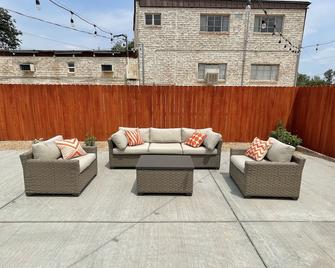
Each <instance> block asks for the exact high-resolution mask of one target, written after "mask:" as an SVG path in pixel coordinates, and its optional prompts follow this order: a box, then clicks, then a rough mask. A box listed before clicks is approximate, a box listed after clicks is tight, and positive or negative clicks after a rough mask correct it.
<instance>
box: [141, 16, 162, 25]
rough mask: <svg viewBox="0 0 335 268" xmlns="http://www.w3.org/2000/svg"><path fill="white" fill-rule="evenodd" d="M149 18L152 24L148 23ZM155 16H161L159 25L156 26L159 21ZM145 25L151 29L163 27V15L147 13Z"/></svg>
mask: <svg viewBox="0 0 335 268" xmlns="http://www.w3.org/2000/svg"><path fill="white" fill-rule="evenodd" d="M147 16H151V19H150V20H151V22H150V23H147V22H148V21H147ZM155 16H159V24H156V21H158V19H156V18H155ZM144 24H145V26H149V27H160V26H162V14H161V13H145V14H144Z"/></svg>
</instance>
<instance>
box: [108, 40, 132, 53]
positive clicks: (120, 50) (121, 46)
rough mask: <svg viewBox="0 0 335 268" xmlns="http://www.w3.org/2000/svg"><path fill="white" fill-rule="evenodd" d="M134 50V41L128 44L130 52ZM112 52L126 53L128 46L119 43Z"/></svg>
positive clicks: (122, 42) (121, 42)
mask: <svg viewBox="0 0 335 268" xmlns="http://www.w3.org/2000/svg"><path fill="white" fill-rule="evenodd" d="M133 48H134V40H132V41H130V42H129V43H128V50H131V49H133ZM112 51H119V52H123V51H126V45H125V43H124V41H117V42H116V44H115V45H114V46H113V47H112Z"/></svg>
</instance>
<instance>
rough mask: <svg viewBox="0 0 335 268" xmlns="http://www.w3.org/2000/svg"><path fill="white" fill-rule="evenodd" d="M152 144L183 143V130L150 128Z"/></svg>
mask: <svg viewBox="0 0 335 268" xmlns="http://www.w3.org/2000/svg"><path fill="white" fill-rule="evenodd" d="M150 142H161V143H167V142H171V143H173V142H181V128H153V127H151V128H150Z"/></svg>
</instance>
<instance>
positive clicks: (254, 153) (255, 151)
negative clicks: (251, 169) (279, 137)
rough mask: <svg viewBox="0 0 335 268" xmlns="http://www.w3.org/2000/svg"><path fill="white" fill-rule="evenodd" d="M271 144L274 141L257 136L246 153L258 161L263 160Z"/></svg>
mask: <svg viewBox="0 0 335 268" xmlns="http://www.w3.org/2000/svg"><path fill="white" fill-rule="evenodd" d="M271 144H272V143H271V141H269V140H267V141H262V140H261V139H259V138H257V137H256V138H254V140H253V142H252V143H251V145H250V147H249V148H248V150H247V151H246V152H245V155H246V156H249V157H250V158H252V159H254V160H256V161H261V160H263V158H264V157H265V155H266V153H267V152H268V149H269V148H270V146H271Z"/></svg>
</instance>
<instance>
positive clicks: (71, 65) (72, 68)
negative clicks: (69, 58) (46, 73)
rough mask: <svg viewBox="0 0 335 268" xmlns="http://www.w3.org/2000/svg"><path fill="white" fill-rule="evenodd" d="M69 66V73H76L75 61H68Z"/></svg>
mask: <svg viewBox="0 0 335 268" xmlns="http://www.w3.org/2000/svg"><path fill="white" fill-rule="evenodd" d="M67 68H68V72H69V73H74V72H75V71H76V68H75V65H74V62H68V63H67Z"/></svg>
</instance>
